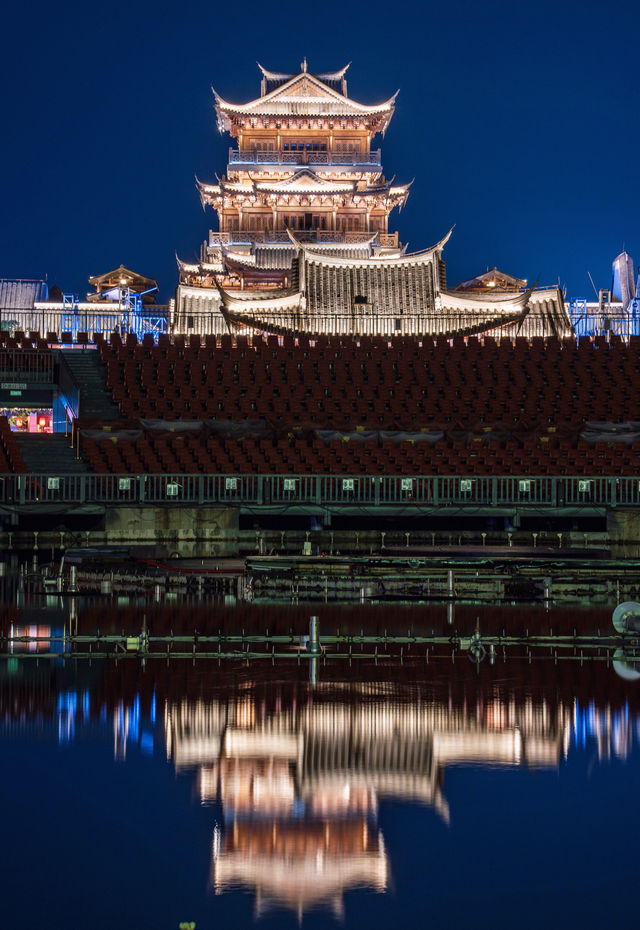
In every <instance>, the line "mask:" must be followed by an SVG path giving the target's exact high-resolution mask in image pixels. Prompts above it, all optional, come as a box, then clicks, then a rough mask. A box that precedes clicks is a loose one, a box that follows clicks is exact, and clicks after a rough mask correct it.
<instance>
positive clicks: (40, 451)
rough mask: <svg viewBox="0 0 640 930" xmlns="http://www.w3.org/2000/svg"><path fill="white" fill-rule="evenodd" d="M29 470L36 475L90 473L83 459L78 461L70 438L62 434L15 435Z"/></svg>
mask: <svg viewBox="0 0 640 930" xmlns="http://www.w3.org/2000/svg"><path fill="white" fill-rule="evenodd" d="M13 435H14V437H15V439H16V442H17V443H18V446H19V448H20V451H21V452H22V457H23V459H24V463H25V465H26V466H27V470H28V471H29V472H30V473H31V474H35V475H69V474H73V475H79V474H85V473H86V472H88V471H89V468H88V467H87V465H86V464H85V463H84V462H83V461H82V459H80V460H78V461H76V457H75V452H74V450H73V449H72V448H71V439H70V437H69V436H62V435H61V434H60V433H14V434H13Z"/></svg>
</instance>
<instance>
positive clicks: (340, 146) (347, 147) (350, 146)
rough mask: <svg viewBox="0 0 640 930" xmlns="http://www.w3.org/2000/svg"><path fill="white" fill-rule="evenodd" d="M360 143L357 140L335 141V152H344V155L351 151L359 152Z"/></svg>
mask: <svg viewBox="0 0 640 930" xmlns="http://www.w3.org/2000/svg"><path fill="white" fill-rule="evenodd" d="M359 151H360V143H359V142H358V141H357V140H353V139H352V140H350V141H346V142H336V152H340V153H344V154H345V155H346V154H348V153H351V152H359Z"/></svg>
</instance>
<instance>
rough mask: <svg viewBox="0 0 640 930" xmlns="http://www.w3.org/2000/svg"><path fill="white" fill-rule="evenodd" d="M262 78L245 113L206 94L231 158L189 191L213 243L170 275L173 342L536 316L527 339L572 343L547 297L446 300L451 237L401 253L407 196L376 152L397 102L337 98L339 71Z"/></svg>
mask: <svg viewBox="0 0 640 930" xmlns="http://www.w3.org/2000/svg"><path fill="white" fill-rule="evenodd" d="M261 71H262V75H263V77H262V85H261V95H260V97H258V98H256V99H255V100H251V101H249V102H248V103H241V104H233V103H229V102H228V101H226V100H223V99H222V98H221V97H220V96H219V95H218V94H215V107H216V113H217V117H218V127H219V129H220V131H221V132H228V133H230V135H231V136H232V138H233V139H235V140H236V142H237V148H235V149H231V150H230V152H229V163H228V165H227V174H226V176H225V177H222V178H220V179H219V180H218V182H217V183H215V184H211V183H201V182H198V189H199V191H200V196H201V199H202V204H203V206H211V207H213V208H214V209H215V211H216V213H217V215H218V221H219V232H210V234H209V239H208V241H207V242H205V243H204V245H203V247H202V250H201V254H200V260H199V261H197V262H191V263H189V262H182V261H180V262H179V267H180V285H179V287H178V290H177V295H176V303H175V307H174V311H173V319H172V325H173V329H174V331H175V332H179V333H189V332H198V333H209V332H226V331H227V327H228V326H231V327H235V328H241V329H245V328H253V329H258V330H268V331H271V332H295V333H307V334H309V335H314V334H344V335H452V334H453V333H478V332H483V331H488V330H491V329H492V328H495V327H501V326H505V325H512V324H513V325H518V326H519V327H520V328H522V325H523V323H524V322H525V319H526V317H527V314H528V313H529V312H530V310H532V309H533V310H535V313H536V315H537V316H538V318H539V323H538V328H540V327H542V330H544V332H543V331H542V330H541V331H540V332H536V333H535V334H536V335H545V334H550V333H552V332H553V333H555V334H556V335H564V334H565V331H566V332H567V333H568V332H569V331H570V322H569V319H568V317H567V314H566V312H565V311H564V307H563V304H562V296H561V294H560V292H559V290H558V289H557V288H549V289H545V290H537V291H535V292H532V291H531V290H530V289H527V287H526V284H525V285H524V286H523V287H520V288H518V289H515V290H514V289H513V288H509V289H507V290H506V291H503V290H502V289H501V288H500V287H494V288H493V290H485V292H484V293H480V292H474V293H465V291H464V290H461V291H459V292H455V293H454V292H452V291H448V290H447V286H446V275H445V266H444V262H443V259H442V252H443V249H444V246H445V244H446V242H447V241H448V238H449V236H446V237H445V238H444V239H442V240H441V241H440V242H438V243H437V244H436V245H435V246H433V247H432V248H431V249H427V250H425V251H422V252H416V253H406V251H405V249H404V248H403V247H402V245H401V244H400V243H399V241H398V234H397V232H394V233H391V232H390V231H389V216H390V214H391V212H392V211H393V210H394V209H395V208H396V207H398V208H402V206H403V205H404V204H405V202H406V199H407V196H408V192H409V185H402V184H395V183H394V182H393V181H392V180H388V179H387V178H386V177H385V175H384V173H383V170H382V161H381V155H380V150H379V149H374V148H373V143H374V140H375V138H376V137H377V136H378V134H384V133H385V132H386V130H387V128H388V126H389V123H390V121H391V117H392V116H393V112H394V107H395V95H394V96H393V97H390V98H389V99H388V100H385V101H383V102H382V103H379V104H373V105H365V104H361V103H358V102H356V101H355V100H353V99H352V98H350V97H349V96H348V94H347V82H346V80H345V73H346V71H347V68H343V69H341V70H340V71H336V72H331V73H325V74H311V73H310V72H309V71H308V68H307V63H306V60H305V61H304V62H303V63H302V65H301V69H300V72H299V73H298V74H280V73H274V72H271V71H266V70H265V69H264V68H261ZM512 280H517V279H512ZM547 330H548V332H547ZM521 331H522V333H523V334H524V330H521Z"/></svg>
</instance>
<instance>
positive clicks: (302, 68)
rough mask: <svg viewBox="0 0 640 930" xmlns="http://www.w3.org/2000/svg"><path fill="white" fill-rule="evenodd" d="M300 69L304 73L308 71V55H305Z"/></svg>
mask: <svg viewBox="0 0 640 930" xmlns="http://www.w3.org/2000/svg"><path fill="white" fill-rule="evenodd" d="M300 70H301V71H302V73H303V74H306V73H307V56H306V55H305V56H304V58H303V59H302V64H301V65H300Z"/></svg>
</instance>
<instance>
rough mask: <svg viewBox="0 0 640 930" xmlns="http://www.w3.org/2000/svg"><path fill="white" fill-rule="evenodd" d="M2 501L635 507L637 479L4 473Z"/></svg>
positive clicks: (639, 494)
mask: <svg viewBox="0 0 640 930" xmlns="http://www.w3.org/2000/svg"><path fill="white" fill-rule="evenodd" d="M0 502H2V503H13V504H39V503H53V502H57V503H62V502H65V503H104V504H107V503H118V504H126V503H136V504H140V503H148V504H171V503H175V504H188V503H193V504H204V503H216V504H229V505H232V506H242V505H250V506H252V507H255V506H257V507H269V506H273V505H277V506H282V505H290V506H294V505H296V504H300V505H305V506H309V505H316V506H318V507H326V506H334V505H336V506H342V507H349V506H372V507H395V508H398V507H403V508H412V509H414V510H416V511H419V510H420V509H424V510H430V509H435V508H442V507H448V506H455V507H456V508H467V507H483V508H484V507H489V508H492V507H518V508H526V507H536V508H540V507H542V508H549V509H552V508H558V507H581V508H583V507H599V508H602V507H624V506H633V507H640V478H637V477H631V476H629V477H611V476H606V475H595V476H575V477H572V476H566V475H560V476H550V475H538V476H533V475H521V476H512V475H502V476H495V475H493V476H490V475H467V476H464V475H451V476H447V475H437V476H435V475H420V476H413V475H412V476H407V475H311V474H298V475H291V474H286V475H271V474H265V475H255V474H225V475H220V474H195V475H193V474H191V475H185V474H178V475H159V474H146V475H122V474H94V473H87V474H58V475H52V474H21V475H17V474H5V475H0Z"/></svg>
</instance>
